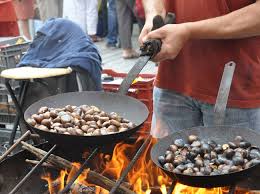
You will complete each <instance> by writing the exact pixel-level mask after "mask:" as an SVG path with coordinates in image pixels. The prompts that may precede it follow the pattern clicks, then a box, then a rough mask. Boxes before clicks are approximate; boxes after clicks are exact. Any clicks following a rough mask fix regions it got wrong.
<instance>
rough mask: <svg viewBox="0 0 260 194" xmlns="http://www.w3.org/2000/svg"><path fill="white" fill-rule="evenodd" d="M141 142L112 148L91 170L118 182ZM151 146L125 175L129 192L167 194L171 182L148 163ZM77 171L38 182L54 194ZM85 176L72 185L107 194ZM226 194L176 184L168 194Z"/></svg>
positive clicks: (86, 174) (139, 140)
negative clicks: (91, 188)
mask: <svg viewBox="0 0 260 194" xmlns="http://www.w3.org/2000/svg"><path fill="white" fill-rule="evenodd" d="M143 140H144V139H143V138H141V137H140V138H139V139H138V140H137V141H136V143H135V144H125V143H118V144H117V145H116V146H115V148H114V151H113V154H112V156H110V155H107V154H103V153H102V154H100V155H99V157H98V158H97V160H98V161H95V162H94V164H95V165H94V166H95V167H96V169H95V170H97V171H98V172H100V173H101V174H103V175H104V176H106V177H108V178H110V179H113V180H118V179H119V177H120V176H121V173H122V172H123V170H124V169H125V168H126V167H127V165H128V164H129V162H130V160H132V158H133V156H134V155H135V153H136V151H137V149H138V148H139V147H140V146H141V145H142V143H143ZM155 143H156V140H155V139H153V140H152V141H151V142H150V144H149V146H147V148H146V149H145V150H144V152H143V154H142V155H141V157H140V158H139V159H138V160H137V161H136V163H135V165H134V167H133V168H132V169H131V171H130V172H129V173H128V175H127V178H126V185H128V186H129V189H131V190H133V191H134V192H135V193H137V194H152V190H153V189H154V188H155V187H156V188H158V190H160V191H161V193H162V194H167V190H168V188H167V187H169V185H170V184H171V179H170V178H169V177H168V176H167V175H166V174H165V173H164V172H163V171H162V170H160V169H159V168H157V167H156V166H155V165H154V164H153V162H152V160H151V159H150V150H151V148H152V146H153V145H154V144H155ZM87 155H88V154H86V153H85V154H84V157H87ZM79 168H80V164H79V163H73V168H72V169H71V171H70V172H69V173H68V172H66V171H61V172H60V176H59V177H58V178H57V179H56V180H52V179H51V176H50V174H47V176H42V179H44V180H46V181H47V182H48V187H49V192H50V194H55V193H57V191H60V190H62V189H63V188H64V185H65V183H66V184H67V183H68V182H69V181H70V180H71V178H72V177H73V176H74V174H75V173H76V172H77V170H78V169H79ZM88 172H89V170H84V172H83V173H82V174H81V175H80V176H79V177H78V179H77V180H76V181H75V183H76V185H77V184H79V185H85V186H91V187H95V194H109V192H108V191H107V190H105V189H103V188H100V187H98V186H95V185H92V184H90V183H88V182H86V178H87V176H88ZM65 180H66V181H65ZM53 182H60V185H59V187H57V186H56V187H55V188H54V187H53V186H52V185H53ZM158 186H159V187H158ZM71 193H73V194H76V193H77V189H73V190H72V192H71ZM227 193H228V189H225V188H214V189H204V188H195V187H189V186H186V185H182V184H179V183H177V185H176V186H175V188H174V191H173V193H172V194H227Z"/></svg>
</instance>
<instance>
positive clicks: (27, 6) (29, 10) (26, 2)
mask: <svg viewBox="0 0 260 194" xmlns="http://www.w3.org/2000/svg"><path fill="white" fill-rule="evenodd" d="M13 5H14V8H15V12H16V16H17V19H18V25H19V28H20V33H21V34H22V35H24V36H25V37H26V38H27V39H29V40H31V39H32V37H31V34H30V28H29V19H33V17H34V0H14V1H13Z"/></svg>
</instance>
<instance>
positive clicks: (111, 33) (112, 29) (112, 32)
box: [107, 0, 118, 44]
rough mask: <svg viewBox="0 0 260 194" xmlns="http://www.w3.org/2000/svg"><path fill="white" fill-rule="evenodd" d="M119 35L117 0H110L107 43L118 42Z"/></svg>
mask: <svg viewBox="0 0 260 194" xmlns="http://www.w3.org/2000/svg"><path fill="white" fill-rule="evenodd" d="M117 36H118V24H117V13H116V2H115V0H108V33H107V44H116V43H117Z"/></svg>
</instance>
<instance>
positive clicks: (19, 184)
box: [9, 145, 57, 194]
mask: <svg viewBox="0 0 260 194" xmlns="http://www.w3.org/2000/svg"><path fill="white" fill-rule="evenodd" d="M56 147H57V145H54V146H53V147H52V148H51V149H50V150H49V151H48V153H47V154H46V155H45V156H44V157H43V158H42V159H41V160H40V161H39V163H38V164H36V166H34V167H33V168H32V169H31V170H30V172H29V173H28V174H27V175H26V176H25V177H24V178H23V179H22V180H21V181H20V182H19V183H18V184H17V185H16V186H15V188H13V190H12V191H11V192H10V193H9V194H14V193H16V192H17V191H18V189H19V188H20V187H21V186H22V185H23V184H24V183H25V181H27V179H29V178H30V176H31V175H32V174H33V173H34V171H35V170H36V169H37V168H39V167H40V166H41V165H42V164H43V163H44V162H45V160H47V158H48V157H49V156H50V155H51V153H52V152H53V151H54V150H55V148H56Z"/></svg>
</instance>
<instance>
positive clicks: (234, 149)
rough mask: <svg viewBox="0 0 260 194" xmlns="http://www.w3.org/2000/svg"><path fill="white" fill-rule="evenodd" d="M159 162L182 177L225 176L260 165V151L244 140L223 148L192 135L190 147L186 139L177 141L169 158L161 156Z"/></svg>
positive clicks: (189, 138)
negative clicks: (183, 175)
mask: <svg viewBox="0 0 260 194" xmlns="http://www.w3.org/2000/svg"><path fill="white" fill-rule="evenodd" d="M158 161H159V163H160V164H161V165H162V167H163V168H165V169H166V170H168V171H172V172H174V173H178V174H185V175H195V176H209V175H210V176H213V175H221V174H228V173H232V172H237V171H241V170H243V169H247V168H249V167H252V166H254V165H257V164H260V148H258V147H255V146H252V145H251V143H249V142H248V141H246V140H244V138H243V137H241V136H237V137H235V139H234V141H233V142H228V143H226V144H222V145H220V144H217V143H216V142H215V141H212V140H209V141H205V140H200V139H199V137H198V136H196V135H190V136H189V137H188V142H187V143H186V142H185V141H184V140H183V139H176V140H175V141H174V143H173V144H172V145H170V147H169V148H168V150H167V151H166V152H165V155H163V156H159V158H158Z"/></svg>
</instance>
